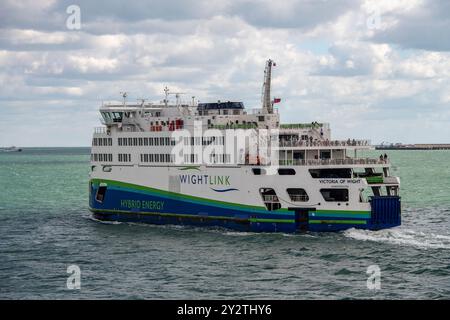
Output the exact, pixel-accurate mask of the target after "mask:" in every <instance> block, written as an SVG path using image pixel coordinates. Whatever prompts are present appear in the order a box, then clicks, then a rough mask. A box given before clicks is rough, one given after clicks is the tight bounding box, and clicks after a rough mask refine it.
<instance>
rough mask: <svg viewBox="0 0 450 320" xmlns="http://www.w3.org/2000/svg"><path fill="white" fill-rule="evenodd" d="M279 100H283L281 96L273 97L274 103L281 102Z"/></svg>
mask: <svg viewBox="0 0 450 320" xmlns="http://www.w3.org/2000/svg"><path fill="white" fill-rule="evenodd" d="M279 102H281V98H275V99H273V103H279Z"/></svg>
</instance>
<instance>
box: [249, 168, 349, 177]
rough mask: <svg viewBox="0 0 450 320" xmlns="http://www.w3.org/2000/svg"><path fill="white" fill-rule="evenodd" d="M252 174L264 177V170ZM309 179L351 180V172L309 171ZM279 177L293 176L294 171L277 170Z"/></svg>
mask: <svg viewBox="0 0 450 320" xmlns="http://www.w3.org/2000/svg"><path fill="white" fill-rule="evenodd" d="M252 171H253V174H254V175H256V176H260V175H265V174H267V173H266V170H265V169H262V168H252ZM309 173H310V174H311V177H313V178H315V179H324V178H351V177H352V170H351V169H350V168H333V169H309ZM278 174H279V175H280V176H286V175H291V176H293V175H295V174H296V172H295V169H292V168H280V169H278Z"/></svg>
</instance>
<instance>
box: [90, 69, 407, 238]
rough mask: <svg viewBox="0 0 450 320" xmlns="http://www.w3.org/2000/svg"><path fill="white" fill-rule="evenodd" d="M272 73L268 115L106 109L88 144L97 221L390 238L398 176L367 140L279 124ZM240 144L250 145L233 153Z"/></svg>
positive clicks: (200, 106)
mask: <svg viewBox="0 0 450 320" xmlns="http://www.w3.org/2000/svg"><path fill="white" fill-rule="evenodd" d="M274 65H275V64H274V62H273V61H272V60H268V61H267V63H266V69H265V74H264V85H263V88H264V90H263V95H262V106H261V107H260V108H258V109H253V110H247V109H245V108H244V105H243V103H242V102H234V101H216V102H212V103H196V102H195V100H194V99H193V101H192V103H189V104H184V103H182V102H181V100H180V97H179V94H176V102H175V103H174V104H171V103H170V101H169V96H170V94H171V92H170V91H169V90H168V89H167V88H166V89H165V98H164V100H163V101H161V102H160V103H148V102H147V103H146V102H145V101H141V102H140V103H135V104H130V103H127V102H126V100H125V97H126V96H125V94H124V100H123V102H122V103H115V104H103V105H102V106H101V108H100V113H101V116H102V122H103V126H102V127H99V128H96V129H95V132H94V136H93V140H92V153H91V173H90V199H89V205H90V210H91V211H92V212H93V214H94V216H95V217H96V218H98V219H102V220H112V221H131V222H147V223H154V224H186V225H207V226H216V227H224V228H231V229H235V230H242V231H267V232H272V231H281V232H303V231H337V230H343V229H347V228H365V229H372V230H377V229H383V228H388V227H393V226H397V225H399V224H400V220H401V219H400V212H401V208H400V197H399V185H400V180H399V178H398V177H395V176H391V174H390V160H389V159H388V158H386V157H380V158H375V159H373V158H367V157H358V152H359V151H360V150H362V151H363V150H370V149H373V147H372V146H371V144H370V141H368V140H355V139H347V140H342V141H341V140H333V139H332V137H331V131H330V126H329V124H327V123H318V122H312V123H306V124H302V123H298V124H282V123H280V117H279V114H278V110H277V109H276V108H274V105H275V103H276V102H278V101H279V100H278V99H272V98H271V94H270V83H271V75H272V67H273V66H274ZM240 138H242V139H241V140H244V142H245V143H244V144H239V143H236V141H237V140H239V139H240Z"/></svg>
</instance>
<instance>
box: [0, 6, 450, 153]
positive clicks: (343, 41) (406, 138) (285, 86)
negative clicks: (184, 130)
mask: <svg viewBox="0 0 450 320" xmlns="http://www.w3.org/2000/svg"><path fill="white" fill-rule="evenodd" d="M71 4H73V2H72V1H42V0H35V1H9V0H5V1H2V2H1V3H0V66H1V69H0V114H1V115H2V117H0V119H3V120H2V123H1V126H2V129H1V132H0V145H8V144H15V145H35V146H36V145H64V142H67V143H69V144H71V145H76V144H78V145H88V144H89V143H90V135H91V128H92V127H93V126H95V125H98V124H99V123H98V115H97V109H98V106H99V105H100V104H101V101H102V100H111V99H119V98H120V97H119V92H121V91H128V92H129V100H135V99H138V98H147V99H149V100H152V101H159V100H161V99H162V97H163V91H162V89H163V87H164V86H165V85H168V86H169V87H171V88H172V89H173V90H177V91H181V92H187V95H186V96H185V97H184V99H185V100H186V101H190V99H191V98H190V97H191V96H196V97H197V98H198V99H199V100H200V101H215V100H240V101H244V103H245V104H246V106H247V107H248V108H257V107H260V93H261V85H262V78H263V68H264V63H265V60H266V59H267V58H272V59H274V60H275V61H276V62H277V67H276V68H275V69H274V78H273V94H274V95H275V96H279V97H281V98H282V103H281V104H280V106H279V108H280V111H281V118H282V121H283V122H311V121H316V120H317V121H326V122H331V124H332V128H333V129H334V131H333V132H334V133H335V136H336V137H338V138H347V137H349V136H353V137H355V138H358V137H362V138H370V139H372V140H373V141H374V142H381V141H383V140H384V141H396V142H397V141H403V142H415V141H417V142H418V141H419V140H420V141H422V142H438V141H444V140H445V139H446V136H445V134H444V135H443V134H442V133H441V130H443V129H442V127H443V125H444V124H447V126H448V124H449V123H450V112H449V111H448V110H449V108H448V107H449V106H450V95H449V93H448V92H450V90H449V89H450V80H449V75H450V74H449V73H450V68H449V67H450V52H448V49H446V48H447V42H448V41H447V40H448V39H447V38H448V37H447V38H445V37H446V30H449V28H445V27H446V26H447V23H448V17H447V16H446V14H445V12H448V10H447V9H448V4H447V3H446V2H441V1H425V0H415V1H404V0H396V1H391V0H382V1H369V0H367V1H366V0H365V1H351V0H348V1H347V0H344V1H331V0H330V1H325V0H324V1H309V0H305V1H291V0H289V1H269V0H264V1H256V0H239V1H231V0H215V1H206V0H205V1H194V0H189V1H182V2H181V1H175V0H170V1H162V0H157V1H156V0H155V1H127V2H123V1H116V0H114V1H95V2H94V1H78V2H77V4H78V5H79V6H80V8H81V30H75V31H72V30H68V29H67V28H66V24H65V22H66V18H67V16H68V15H67V13H66V8H67V6H68V5H71ZM445 10H447V11H445ZM376 13H379V14H380V25H379V26H378V27H377V28H371V27H370V26H369V27H368V25H367V21H368V19H369V18H370V17H371V16H372V15H373V14H376ZM421 28H422V29H421ZM419 29H420V30H419ZM430 33H432V34H430ZM443 38H445V39H443ZM74 115H76V119H77V120H76V121H74V120H73V117H74ZM5 119H8V120H7V121H6V120H5ZM36 121H37V122H38V123H40V124H41V125H40V126H39V129H33V130H34V131H33V134H31V135H29V134H27V135H26V137H25V135H24V134H23V132H25V131H21V129H23V128H25V127H27V126H33V125H35V123H36ZM421 121H423V122H424V123H425V124H426V125H427V130H426V132H425V133H422V134H421V135H419V134H418V133H417V132H415V131H414V130H412V129H411V128H412V127H414V126H416V128H417V127H418V126H420V122H421ZM69 123H70V124H71V126H70V127H71V130H69V129H68V128H67V124H69ZM436 123H439V124H440V125H437V124H436ZM74 126H76V129H75V128H74ZM448 127H450V126H448ZM444 131H445V130H444ZM52 132H60V133H62V134H58V135H54V134H52ZM445 132H446V131H445ZM389 135H391V136H392V138H391V139H389ZM447 137H448V136H447Z"/></svg>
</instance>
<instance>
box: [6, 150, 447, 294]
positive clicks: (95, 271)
mask: <svg viewBox="0 0 450 320" xmlns="http://www.w3.org/2000/svg"><path fill="white" fill-rule="evenodd" d="M382 152H383V153H384V152H385V151H382ZM89 153H90V149H89V148H25V149H24V151H23V152H20V153H0V235H1V240H0V298H2V299H63V298H69V299H88V298H93V299H106V298H116V299H135V298H137V299H169V298H172V299H179V298H180V299H181V298H182V299H231V298H234V299H267V298H271V299H362V298H369V299H424V298H429V299H449V298H450V151H404V150H401V151H387V152H386V153H387V154H388V156H389V158H390V159H391V161H392V163H393V169H392V174H394V175H398V176H400V178H401V196H402V225H401V226H400V227H397V228H393V229H388V230H381V231H365V230H355V229H351V230H347V231H344V232H338V233H306V234H301V235H288V234H268V233H266V234H258V233H241V232H232V231H227V230H221V229H211V228H193V227H181V226H151V225H143V224H126V223H101V222H99V221H96V220H94V219H93V218H92V217H91V214H90V212H89V211H88V209H87V207H88V173H89ZM379 153H380V151H370V152H366V153H365V154H366V155H367V154H369V155H371V156H373V157H378V156H379ZM72 265H76V266H78V267H79V269H80V270H81V276H80V279H81V282H80V283H81V287H80V289H74V290H71V289H68V287H67V279H68V277H69V276H70V274H69V273H67V268H68V267H69V266H72ZM373 265H376V266H378V267H379V269H380V278H379V279H380V288H379V289H376V288H375V289H374V288H368V286H367V279H368V277H369V275H370V274H368V273H367V271H368V268H369V266H373Z"/></svg>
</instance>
